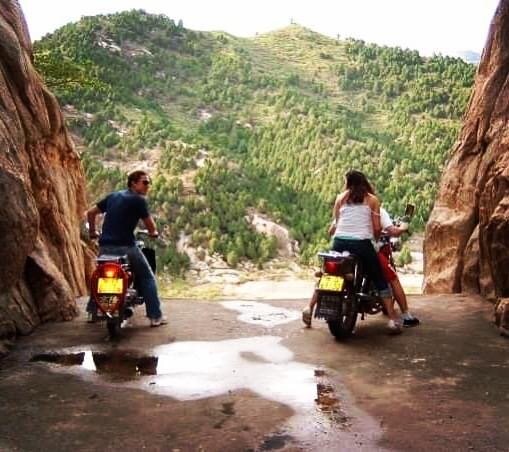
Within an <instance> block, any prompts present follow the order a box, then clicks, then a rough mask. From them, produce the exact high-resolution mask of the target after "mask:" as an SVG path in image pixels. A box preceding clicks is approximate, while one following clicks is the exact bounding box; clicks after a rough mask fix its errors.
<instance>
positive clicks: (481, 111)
mask: <svg viewBox="0 0 509 452" xmlns="http://www.w3.org/2000/svg"><path fill="white" fill-rule="evenodd" d="M508 37H509V0H501V1H500V4H499V6H498V9H497V11H496V13H495V16H494V18H493V21H492V23H491V27H490V31H489V34H488V39H487V43H486V47H485V49H484V52H483V55H482V58H481V63H480V65H479V68H478V71H477V75H476V80H475V85H474V90H473V94H472V97H471V99H470V104H469V106H468V109H467V112H466V115H465V118H464V125H463V128H462V130H461V133H460V136H459V139H458V141H457V143H456V145H455V147H454V149H453V152H452V157H451V160H450V161H449V164H448V166H447V168H446V170H445V171H444V174H443V176H442V181H441V185H440V191H439V195H438V198H437V200H436V202H435V206H434V208H433V211H432V213H431V217H430V220H429V222H428V224H427V227H426V235H425V241H424V255H425V261H424V273H425V291H426V292H427V293H432V292H448V293H450V292H471V293H480V294H482V295H484V296H486V297H488V298H495V297H507V296H509V39H508Z"/></svg>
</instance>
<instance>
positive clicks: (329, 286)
mask: <svg viewBox="0 0 509 452" xmlns="http://www.w3.org/2000/svg"><path fill="white" fill-rule="evenodd" d="M343 283H344V279H343V278H341V276H330V275H325V276H322V277H321V279H320V284H318V288H319V289H321V290H331V291H333V292H341V290H343Z"/></svg>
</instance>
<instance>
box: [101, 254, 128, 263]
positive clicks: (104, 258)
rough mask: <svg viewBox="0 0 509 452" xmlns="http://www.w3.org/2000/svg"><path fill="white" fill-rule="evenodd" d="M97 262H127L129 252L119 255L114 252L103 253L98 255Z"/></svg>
mask: <svg viewBox="0 0 509 452" xmlns="http://www.w3.org/2000/svg"><path fill="white" fill-rule="evenodd" d="M96 262H97V263H98V264H103V263H105V262H115V263H117V264H127V263H128V259H127V254H124V255H121V256H117V255H114V254H101V255H100V256H97V258H96Z"/></svg>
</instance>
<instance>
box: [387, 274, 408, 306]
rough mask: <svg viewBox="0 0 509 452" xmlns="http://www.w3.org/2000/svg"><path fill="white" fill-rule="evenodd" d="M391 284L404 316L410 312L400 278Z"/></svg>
mask: <svg viewBox="0 0 509 452" xmlns="http://www.w3.org/2000/svg"><path fill="white" fill-rule="evenodd" d="M390 284H391V288H392V293H393V295H394V298H395V299H396V302H397V303H398V306H399V309H400V310H401V313H402V314H404V313H405V312H408V302H407V299H406V295H405V291H404V290H403V287H402V286H401V282H400V281H399V279H398V278H395V279H393V280H392V281H390Z"/></svg>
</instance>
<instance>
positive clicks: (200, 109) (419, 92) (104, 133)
mask: <svg viewBox="0 0 509 452" xmlns="http://www.w3.org/2000/svg"><path fill="white" fill-rule="evenodd" d="M35 55H36V63H37V64H38V65H39V70H40V71H41V72H42V74H43V75H44V76H45V77H46V79H47V81H48V83H49V84H50V85H51V86H52V87H53V89H54V90H55V91H56V93H57V95H58V97H59V99H60V101H61V102H62V103H64V104H72V105H73V106H74V108H75V109H76V110H77V111H78V112H79V114H77V115H71V116H70V117H69V125H70V127H71V128H72V130H73V131H74V133H76V134H77V135H78V136H79V137H81V139H82V140H83V142H84V147H83V151H82V155H83V161H84V163H85V168H86V172H87V177H88V180H89V192H90V194H91V199H96V198H97V197H99V196H100V195H101V194H102V193H103V192H104V191H105V190H107V189H110V188H114V187H115V186H117V185H118V184H119V181H120V179H122V177H121V174H120V171H118V172H115V171H114V170H112V169H111V168H112V165H113V164H114V163H115V162H116V164H117V167H122V164H121V162H122V161H132V160H142V159H144V158H145V156H146V155H147V153H148V152H149V151H152V150H154V149H155V150H158V151H159V153H160V157H159V161H158V164H157V170H156V172H155V174H154V181H155V183H154V186H153V189H152V191H151V200H152V201H151V202H152V203H153V204H154V207H155V209H156V211H157V212H158V216H159V219H160V222H161V224H162V225H163V227H164V228H165V234H166V236H167V237H168V238H170V239H171V240H172V242H173V243H174V242H176V241H177V240H179V237H180V236H181V234H185V235H187V236H190V237H191V241H192V243H193V244H194V245H195V246H201V247H202V248H203V249H207V250H208V251H209V252H210V253H219V254H221V255H222V256H223V257H224V258H225V259H226V260H227V261H228V263H229V264H230V265H232V266H235V265H237V264H238V262H240V261H241V260H242V259H250V260H253V261H255V262H258V263H260V264H261V263H263V262H264V261H266V260H268V259H270V258H271V257H273V256H274V255H275V253H276V243H275V239H273V238H269V237H266V236H263V235H260V234H258V233H256V232H255V231H253V229H252V228H251V227H250V225H249V224H248V222H247V220H246V215H247V213H248V211H249V210H250V209H255V210H256V211H258V212H260V213H263V214H266V215H268V216H270V217H271V218H273V219H274V220H276V221H278V222H280V223H283V224H286V225H288V226H289V228H290V230H291V234H292V237H293V238H295V239H296V240H298V242H299V244H300V249H301V258H302V260H303V261H306V262H307V261H310V260H311V259H312V258H313V256H314V254H315V252H316V250H317V249H320V248H325V247H326V246H327V237H326V236H325V228H326V225H327V223H328V219H329V216H330V209H331V205H332V203H333V201H334V198H335V195H336V194H337V193H338V192H339V191H341V189H342V185H343V175H344V173H345V172H346V171H347V170H348V169H351V168H357V169H361V170H362V171H364V172H365V173H366V174H367V175H368V177H369V178H370V180H372V181H373V183H374V185H375V187H376V190H377V192H378V194H379V195H380V197H381V199H382V200H383V203H384V205H385V207H386V208H387V210H389V211H390V212H391V213H392V214H394V215H397V214H399V213H401V212H400V210H401V209H402V208H403V206H404V205H405V204H406V203H407V202H413V203H415V204H416V205H417V212H416V215H415V217H414V220H413V225H412V226H413V228H414V229H417V230H418V229H420V228H422V227H423V226H424V224H425V222H426V220H427V218H428V214H429V211H430V209H431V206H432V203H433V200H434V197H435V193H436V188H437V181H438V178H439V175H440V172H441V170H442V168H443V165H444V162H445V161H446V159H447V156H448V152H449V149H451V147H452V145H453V142H454V140H455V138H456V135H457V132H458V127H459V120H460V117H461V115H462V113H463V111H464V109H465V105H466V102H467V100H468V97H469V95H470V88H471V86H472V83H473V75H474V69H475V68H474V67H473V66H471V65H468V64H466V63H463V62H462V61H461V60H459V59H454V58H449V57H442V56H434V57H432V58H423V57H421V56H420V55H419V54H418V53H417V52H415V51H409V50H403V49H399V48H389V47H380V46H376V45H373V44H366V43H364V42H362V41H356V40H352V39H349V40H346V41H339V40H334V39H330V38H326V37H324V36H321V35H319V34H317V33H314V32H312V31H310V30H307V29H304V28H302V27H299V26H297V25H292V26H290V27H288V28H286V29H283V30H280V31H278V32H274V33H270V34H266V35H262V36H258V37H256V38H254V39H240V38H235V37H232V36H230V35H227V34H225V33H202V32H194V31H191V30H187V29H185V28H184V27H183V26H182V24H181V23H180V24H175V22H174V21H172V20H171V19H168V18H167V17H165V16H155V15H149V14H146V13H145V12H143V11H129V12H124V13H120V14H115V15H108V16H96V17H87V18H84V19H82V20H81V21H80V22H78V23H76V24H69V25H66V26H64V27H62V28H61V29H59V30H58V31H56V32H55V33H53V34H52V35H48V36H46V37H45V38H44V39H43V40H41V41H40V42H38V43H36V46H35ZM76 74H78V76H75V75H76ZM79 77H85V78H84V79H82V80H81V82H77V83H74V82H71V81H73V80H74V79H77V80H78V79H79ZM101 162H102V163H101ZM106 162H108V168H110V169H108V168H106V167H105V166H103V165H106ZM113 166H114V165H113ZM161 253H162V254H161ZM161 253H160V258H161V259H162V258H163V257H162V256H163V254H164V253H165V252H164V251H162V252H161ZM165 256H166V257H165V258H164V259H163V260H164V261H165V263H166V264H168V265H169V266H170V267H171V268H172V269H173V271H176V270H177V267H178V266H180V265H184V266H185V265H186V264H185V262H184V261H185V258H183V257H182V256H179V255H178V253H177V251H176V249H172V250H169V251H166V254H165Z"/></svg>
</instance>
